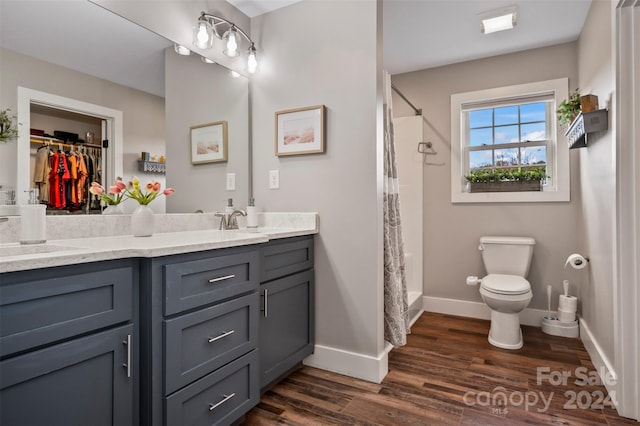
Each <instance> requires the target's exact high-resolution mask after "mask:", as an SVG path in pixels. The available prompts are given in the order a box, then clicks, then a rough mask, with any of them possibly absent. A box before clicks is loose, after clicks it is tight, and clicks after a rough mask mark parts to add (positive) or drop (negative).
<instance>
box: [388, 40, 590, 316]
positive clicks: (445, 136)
mask: <svg viewBox="0 0 640 426" xmlns="http://www.w3.org/2000/svg"><path fill="white" fill-rule="evenodd" d="M577 66H578V51H577V44H576V43H568V44H561V45H557V46H552V47H546V48H540V49H535V50H529V51H525V52H520V53H513V54H507V55H501V56H496V57H492V58H487V59H481V60H476V61H470V62H465V63H460V64H454V65H449V66H443V67H438V68H432V69H428V70H421V71H416V72H411V73H406V74H399V75H394V76H393V77H392V81H393V83H394V84H395V85H396V86H397V87H398V88H399V89H400V91H401V92H402V93H404V94H405V96H407V97H408V98H409V100H410V101H411V102H412V103H413V104H414V105H416V106H417V107H419V108H422V109H423V115H424V117H425V125H424V137H425V140H428V141H432V142H433V144H434V148H435V150H436V151H438V153H439V154H438V155H437V156H435V157H433V158H431V157H430V158H429V160H430V161H432V162H444V163H445V165H444V166H425V168H424V182H425V185H424V235H425V239H424V295H425V296H431V297H441V298H448V299H455V300H464V301H474V302H481V301H482V299H481V297H480V295H479V293H478V288H477V287H469V286H467V285H465V278H466V277H467V276H468V275H478V276H482V275H484V274H485V272H484V267H483V265H482V259H481V256H480V252H479V251H478V242H479V238H480V237H481V236H483V235H516V236H530V237H533V238H535V239H536V246H535V249H534V255H533V261H532V265H531V270H530V272H529V281H530V282H531V286H532V290H533V300H532V301H531V303H530V304H529V307H530V308H539V309H546V308H547V296H546V286H547V285H549V284H551V285H552V286H553V288H554V290H555V292H556V293H555V294H556V295H557V294H558V292H560V291H561V290H562V280H563V279H565V278H571V273H570V272H568V271H567V270H565V269H564V268H563V266H564V262H565V260H566V258H567V256H568V255H569V254H571V253H573V252H575V251H576V250H577V249H578V224H577V216H578V211H579V205H580V204H579V201H576V196H577V195H578V194H579V191H578V183H577V181H578V179H577V178H578V173H577V172H578V170H577V169H578V168H577V167H576V163H577V160H578V157H577V156H578V154H577V153H575V152H572V153H571V155H570V157H571V158H570V160H571V178H572V179H571V199H572V201H571V202H562V203H500V204H496V203H489V204H452V203H451V193H450V184H451V177H450V168H451V160H450V140H451V117H450V105H451V102H450V96H451V94H453V93H460V92H467V91H473V90H481V89H488V88H493V87H500V86H508V85H514V84H522V83H530V82H535V81H540V80H549V79H556V78H562V77H568V78H569V84H570V87H571V88H573V89H575V87H576V85H577V84H578V78H577V77H578V67H577ZM393 105H394V115H395V116H396V117H401V116H407V115H413V111H412V110H411V109H410V108H409V107H408V106H407V104H406V103H405V102H404V101H403V100H402V99H400V98H399V97H398V96H397V95H396V96H394V99H393ZM559 143H564V141H559ZM407 231H408V232H411V230H407ZM575 288H576V286H575V285H573V286H572V291H573V290H574V289H575ZM554 299H555V300H554V301H553V302H552V303H553V306H554V308H555V307H557V297H555V298H554Z"/></svg>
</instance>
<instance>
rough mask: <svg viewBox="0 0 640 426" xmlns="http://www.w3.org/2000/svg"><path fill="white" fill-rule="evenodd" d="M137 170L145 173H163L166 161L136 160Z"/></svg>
mask: <svg viewBox="0 0 640 426" xmlns="http://www.w3.org/2000/svg"><path fill="white" fill-rule="evenodd" d="M138 171H140V172H147V173H163V174H164V173H165V172H166V163H157V162H155V161H144V160H138Z"/></svg>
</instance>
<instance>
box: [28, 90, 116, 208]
mask: <svg viewBox="0 0 640 426" xmlns="http://www.w3.org/2000/svg"><path fill="white" fill-rule="evenodd" d="M17 103H18V111H17V116H18V123H20V126H21V127H22V129H25V130H27V131H21V132H20V133H19V134H18V146H17V155H16V157H17V158H16V161H17V164H16V168H17V169H16V203H17V204H19V205H22V204H26V203H27V197H28V194H27V193H26V192H25V191H26V190H28V189H29V186H30V182H31V170H30V169H31V166H30V161H29V156H30V142H29V139H30V134H29V133H30V132H29V130H28V129H31V104H32V103H35V104H39V105H45V106H49V107H53V108H58V109H63V110H66V111H72V112H77V113H81V114H86V115H92V116H94V117H99V118H102V119H104V120H106V121H107V126H109V127H110V131H109V132H108V134H111V135H112V138H113V140H110V141H109V142H110V145H109V149H108V150H107V155H109V158H108V160H107V161H108V164H110V167H109V168H108V169H106V170H105V173H104V174H103V177H102V179H103V183H105V182H113V181H114V180H115V177H116V176H122V170H123V168H122V151H123V148H122V146H123V130H122V126H123V124H122V111H118V110H115V109H111V108H106V107H103V106H100V105H94V104H90V103H87V102H83V101H78V100H76V99H71V98H65V97H63V96H58V95H53V94H51V93H46V92H40V91H38V90H33V89H28V88H25V87H18V102H17Z"/></svg>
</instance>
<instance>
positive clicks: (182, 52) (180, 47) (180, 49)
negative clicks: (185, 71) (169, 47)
mask: <svg viewBox="0 0 640 426" xmlns="http://www.w3.org/2000/svg"><path fill="white" fill-rule="evenodd" d="M173 49H174V50H175V51H176V53H177V54H178V55H184V56H189V55H191V51H190V50H189V49H187V48H186V47H184V46H183V45H181V44H176V45H174V46H173Z"/></svg>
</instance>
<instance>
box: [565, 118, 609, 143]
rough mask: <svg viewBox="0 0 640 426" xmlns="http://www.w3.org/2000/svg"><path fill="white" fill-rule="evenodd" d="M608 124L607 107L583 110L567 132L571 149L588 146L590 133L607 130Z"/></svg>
mask: <svg viewBox="0 0 640 426" xmlns="http://www.w3.org/2000/svg"><path fill="white" fill-rule="evenodd" d="M608 126H609V115H608V111H607V110H606V109H599V110H596V111H590V112H581V113H580V114H578V116H577V117H576V118H575V120H573V123H571V126H569V130H567V132H566V133H565V136H566V137H567V144H568V145H569V149H574V148H584V147H586V146H587V135H588V134H589V133H593V132H600V131H602V130H607V128H608Z"/></svg>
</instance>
